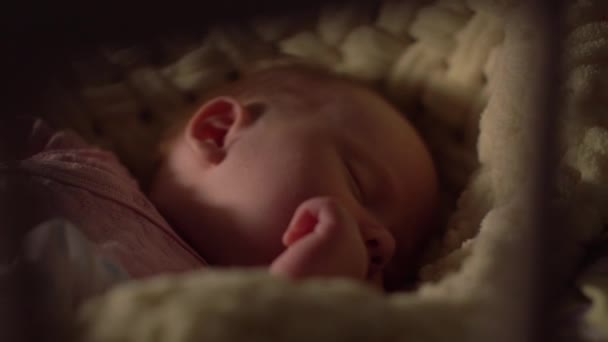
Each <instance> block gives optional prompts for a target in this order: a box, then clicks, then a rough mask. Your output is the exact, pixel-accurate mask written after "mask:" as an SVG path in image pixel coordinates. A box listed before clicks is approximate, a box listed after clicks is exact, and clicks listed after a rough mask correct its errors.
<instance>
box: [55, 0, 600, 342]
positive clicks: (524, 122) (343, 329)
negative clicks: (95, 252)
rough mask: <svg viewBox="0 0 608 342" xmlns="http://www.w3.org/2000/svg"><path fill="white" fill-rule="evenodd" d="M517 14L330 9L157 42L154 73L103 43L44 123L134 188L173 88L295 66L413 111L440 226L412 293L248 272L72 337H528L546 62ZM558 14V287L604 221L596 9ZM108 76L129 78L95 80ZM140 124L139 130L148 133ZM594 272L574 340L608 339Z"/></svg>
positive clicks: (148, 287)
mask: <svg viewBox="0 0 608 342" xmlns="http://www.w3.org/2000/svg"><path fill="white" fill-rule="evenodd" d="M524 4H525V1H515V0H503V1H500V0H497V1H481V0H480V1H475V0H470V1H464V0H462V1H460V0H454V1H450V0H445V1H443V0H439V1H437V2H428V1H391V0H388V1H385V2H384V3H383V4H382V5H381V6H380V7H379V9H377V11H374V12H372V11H371V9H369V8H365V7H360V6H358V5H355V3H354V2H353V4H352V5H345V6H343V7H328V8H324V9H322V10H321V11H320V12H319V13H318V15H317V16H316V17H315V20H313V21H310V20H301V21H300V20H296V18H295V17H294V18H292V17H289V18H286V17H283V18H256V19H254V20H252V22H251V23H247V24H243V26H241V27H220V28H216V29H213V30H210V33H209V34H208V35H207V36H205V38H204V39H202V40H201V39H200V38H196V37H195V38H192V39H185V40H183V42H184V43H183V44H178V43H177V41H176V40H174V39H168V40H165V41H164V42H167V41H170V42H171V43H168V44H166V43H164V44H165V45H164V46H165V48H166V49H165V51H166V55H167V56H179V58H178V59H177V60H176V61H174V62H172V63H169V64H167V65H166V66H164V67H162V68H159V67H153V66H151V65H149V64H147V63H146V62H145V61H146V53H145V50H142V49H141V48H138V47H134V48H117V47H105V48H104V49H102V50H101V51H102V55H103V56H104V58H103V61H102V62H100V61H99V60H95V59H90V60H88V61H76V62H75V63H74V64H73V68H74V70H75V75H76V76H77V77H76V79H78V82H79V83H78V84H79V87H78V89H79V90H78V93H77V101H73V97H74V96H73V92H69V91H65V88H62V87H63V86H62V83H61V82H58V83H57V87H56V88H55V89H54V90H55V93H50V94H49V97H51V98H53V99H68V98H69V97H68V96H67V95H66V94H71V96H72V100H70V101H65V102H64V103H63V106H55V107H54V108H57V113H60V114H58V115H55V116H53V115H52V114H51V115H50V118H54V120H55V121H56V122H59V123H61V122H63V123H64V124H66V125H70V126H72V127H75V128H77V129H78V130H79V131H80V132H81V133H83V134H85V135H87V132H88V135H87V136H88V137H89V138H90V139H92V140H97V141H98V142H101V143H103V144H105V145H106V146H108V147H111V148H113V149H114V150H115V151H117V153H118V154H119V155H120V156H121V157H122V158H123V159H124V160H125V162H126V163H127V164H128V165H129V167H130V168H131V169H132V170H133V172H135V173H136V174H140V175H141V176H142V177H145V173H146V172H145V171H146V170H148V169H149V167H150V163H152V162H153V160H154V156H152V155H143V154H141V153H140V152H141V149H142V147H141V144H142V142H144V143H145V142H147V143H149V144H150V145H151V144H153V142H154V141H155V140H156V138H157V136H158V132H159V130H160V127H162V126H164V125H166V124H167V123H168V122H170V121H171V120H174V119H175V115H174V114H175V108H184V107H186V106H187V105H186V104H185V103H186V101H185V99H186V98H187V97H186V96H185V95H184V94H198V93H199V92H201V91H203V90H204V89H206V88H208V87H211V86H213V85H216V84H218V83H221V82H223V81H225V80H227V79H228V78H230V77H233V76H234V75H235V72H236V75H238V73H240V72H244V71H246V70H247V69H248V68H250V67H251V66H252V65H256V64H257V65H259V64H273V63H283V62H285V61H286V60H288V61H291V60H293V58H294V57H297V58H299V59H302V60H305V61H308V62H314V63H317V64H321V65H324V66H326V67H328V68H330V69H332V70H335V71H336V72H339V73H343V74H346V75H349V76H351V77H354V78H358V79H363V80H366V81H369V82H370V83H371V84H374V85H376V86H378V88H379V89H381V90H383V91H384V92H385V93H386V94H387V95H388V96H389V97H390V98H391V99H392V100H393V101H394V102H395V103H397V104H398V105H400V106H401V107H402V108H403V109H404V111H405V112H407V113H409V114H410V115H412V119H413V120H414V122H415V123H416V124H417V125H418V127H419V128H420V129H421V131H422V132H423V135H424V136H425V137H426V138H427V140H428V141H429V143H430V145H431V148H432V150H433V152H434V154H435V158H436V160H437V163H438V166H439V168H440V169H441V170H443V172H442V175H441V176H442V180H443V182H444V185H445V189H446V193H445V196H444V198H445V204H446V215H449V219H448V220H447V228H446V229H447V230H446V232H445V234H444V235H442V237H441V238H440V239H438V240H437V243H436V246H435V247H434V248H433V250H432V251H431V252H429V256H428V259H427V261H426V264H425V266H424V267H423V268H422V271H421V278H422V279H423V280H424V282H423V284H422V285H421V287H420V288H419V289H418V290H417V291H416V292H412V293H403V294H395V295H391V296H383V295H380V294H378V293H375V292H372V291H371V290H368V289H365V288H362V287H360V286H357V285H355V284H351V283H348V282H340V281H311V282H304V283H300V284H297V285H294V284H288V283H285V282H281V281H278V280H276V279H271V278H270V277H268V276H266V275H265V274H259V273H255V272H253V273H252V272H219V271H218V272H207V273H205V274H204V275H202V274H191V275H187V276H179V277H161V278H158V279H155V280H152V281H146V282H134V283H129V284H126V285H124V286H121V287H117V288H115V289H114V290H112V291H110V292H109V293H108V294H107V295H105V296H101V297H99V298H97V299H95V300H92V301H91V302H90V303H88V305H86V306H85V307H84V309H83V311H82V314H81V316H80V317H79V320H78V324H77V328H78V332H79V334H80V335H79V336H81V337H84V338H86V340H88V341H147V340H150V339H152V338H154V339H156V340H162V341H240V340H260V341H262V340H263V341H267V340H289V341H299V340H302V341H310V340H321V339H327V340H349V341H355V340H357V341H358V340H361V341H370V340H377V341H383V340H408V339H409V340H425V341H432V340H475V341H484V340H490V339H492V340H501V341H503V340H504V341H515V340H521V339H522V338H523V335H521V334H522V331H524V330H521V329H515V328H525V327H526V323H525V320H526V319H527V318H529V317H528V316H526V315H519V314H520V313H522V312H524V311H522V310H523V308H525V307H527V305H528V304H529V302H528V300H529V299H530V298H528V297H526V296H524V295H523V294H525V293H526V292H525V289H526V286H528V285H527V284H526V283H525V280H527V279H529V278H528V277H527V276H523V275H521V273H522V272H519V273H518V270H519V269H523V267H522V266H523V265H524V263H523V262H524V260H522V259H521V255H518V254H517V253H518V252H519V251H521V249H520V248H521V246H522V245H525V244H526V241H527V238H529V232H530V222H528V221H527V220H526V218H527V217H529V216H530V215H529V214H530V213H529V212H528V211H527V210H530V208H531V207H532V206H531V205H530V203H529V202H528V201H529V198H526V196H525V195H526V189H529V188H530V187H531V184H530V170H529V168H528V167H529V165H526V164H525V160H526V158H525V157H526V156H528V153H526V151H529V150H532V149H531V148H530V144H531V142H533V141H534V140H533V139H532V138H531V137H534V135H535V132H534V131H533V130H532V128H533V127H534V126H533V125H531V124H530V123H531V121H530V120H531V118H534V115H535V112H534V110H536V109H537V108H538V107H536V106H535V103H536V101H537V100H538V98H536V96H537V95H538V94H539V92H538V91H536V90H535V89H534V87H533V86H531V85H534V84H535V81H536V80H535V79H534V75H535V71H537V70H539V68H540V67H541V66H542V62H541V61H539V59H538V58H536V57H537V54H536V53H537V52H538V48H539V46H542V44H540V43H541V41H539V39H542V37H541V36H539V35H538V34H537V33H538V30H537V28H536V27H535V23H534V22H531V21H530V20H529V17H528V16H527V15H526V14H525V13H526V8H525V6H524ZM566 13H567V16H566V18H564V20H565V21H566V25H565V27H566V29H565V31H564V37H563V42H564V46H563V53H564V65H563V68H564V70H565V74H564V83H563V87H562V88H561V92H562V95H563V97H562V98H561V99H560V100H561V101H560V106H561V108H563V109H564V113H563V115H562V116H561V117H560V122H559V128H560V129H559V143H558V144H557V145H558V146H556V149H557V151H556V152H557V156H558V165H559V167H558V168H557V169H556V170H555V175H554V176H555V181H554V182H552V185H553V187H554V191H553V192H552V193H551V197H550V198H549V203H548V205H549V206H550V208H551V212H552V213H554V214H555V216H558V217H559V219H560V220H559V221H560V222H561V223H562V225H563V227H562V228H563V229H556V231H555V232H556V233H555V234H556V235H558V236H556V237H555V238H554V239H551V241H552V242H555V241H559V246H560V249H559V253H554V258H555V260H554V263H553V264H552V265H553V266H556V265H557V266H559V267H555V268H556V269H559V272H558V273H560V275H559V276H555V277H552V278H551V279H550V280H551V282H555V284H551V285H554V286H556V287H562V286H565V284H567V280H566V279H572V277H573V275H574V274H575V270H576V266H577V265H579V264H580V262H581V260H582V258H583V256H584V254H585V251H586V246H587V245H588V244H589V243H590V242H597V241H600V240H601V238H602V231H603V229H604V225H605V223H606V221H607V219H608V210H607V209H606V205H605V203H608V202H607V201H608V197H607V196H608V177H607V175H608V170H606V168H607V167H608V159H606V158H608V130H607V127H606V125H607V124H608V123H607V122H606V119H605V116H606V115H605V114H606V113H605V111H606V108H607V107H608V106H607V103H606V102H607V101H608V100H607V99H608V96H606V95H607V94H608V93H607V92H608V83H606V79H608V75H607V74H608V22H607V21H606V13H608V5H607V4H606V3H605V2H602V1H600V0H585V1H583V0H581V1H570V2H568V5H567V10H566ZM161 43H162V42H161ZM161 45H162V44H161ZM91 61H93V62H91ZM117 68H118V69H120V70H122V73H123V74H126V75H127V77H126V80H125V81H123V82H119V83H116V82H113V81H111V80H108V79H107V76H102V75H108V74H110V73H111V72H109V71H108V70H110V71H111V70H116V69H117ZM100 70H101V71H103V72H100ZM62 89H63V90H62ZM48 108H51V107H50V106H49V107H47V110H48ZM82 108H87V112H88V111H91V108H92V109H94V110H92V112H93V113H94V114H93V116H92V117H93V119H90V118H84V117H83V116H82V114H81V112H82V111H81V109H82ZM69 113H74V115H69ZM142 120H144V121H146V122H148V125H147V126H145V127H146V128H144V129H142V123H141V122H142ZM118 126H120V128H121V129H118V128H117V127H118ZM133 141H137V142H138V145H139V146H138V145H137V144H134V143H133ZM456 198H458V201H457V204H456V206H455V207H454V208H452V207H451V206H452V205H453V204H452V203H454V200H455V199H456ZM600 269H601V268H600ZM518 274H519V275H520V276H519V277H518V276H513V275H518ZM594 274H595V276H593V275H589V276H587V277H586V278H582V280H581V281H582V282H583V283H584V289H585V293H586V294H588V296H589V297H591V299H593V301H594V305H593V307H592V309H591V310H590V311H589V315H588V316H587V317H588V318H589V319H587V320H586V321H585V322H584V324H585V327H586V328H585V329H586V330H584V331H592V334H585V333H584V332H583V331H582V330H576V329H575V328H576V327H578V326H575V325H571V327H573V329H574V333H575V334H577V335H579V336H580V337H586V338H588V339H594V338H602V336H603V338H608V332H607V331H606V329H605V327H606V325H607V324H608V318H607V316H606V311H607V309H606V299H605V298H606V297H605V296H606V291H608V288H607V286H606V283H607V282H606V278H605V276H604V278H602V276H601V274H598V273H597V272H596V273H594ZM604 275H605V273H604ZM585 279H586V280H585ZM437 327H440V328H439V329H438V328H437ZM577 329H578V328H577ZM602 334H604V335H602ZM598 336H599V337H598Z"/></svg>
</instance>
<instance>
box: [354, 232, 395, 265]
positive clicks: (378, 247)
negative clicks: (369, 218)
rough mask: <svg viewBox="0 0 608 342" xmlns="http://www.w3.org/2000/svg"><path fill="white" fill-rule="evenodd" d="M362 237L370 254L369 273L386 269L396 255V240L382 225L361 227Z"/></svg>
mask: <svg viewBox="0 0 608 342" xmlns="http://www.w3.org/2000/svg"><path fill="white" fill-rule="evenodd" d="M361 227H362V232H361V234H362V236H363V241H365V245H366V246H367V251H368V254H369V265H370V266H369V272H368V273H370V274H373V273H376V272H378V271H380V270H382V269H383V268H384V266H386V264H387V263H388V262H389V261H390V260H391V259H392V258H393V255H394V254H395V238H394V237H393V234H391V232H390V231H389V230H388V229H386V228H385V227H384V226H382V225H377V224H373V225H368V224H366V225H361Z"/></svg>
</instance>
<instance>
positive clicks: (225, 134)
mask: <svg viewBox="0 0 608 342" xmlns="http://www.w3.org/2000/svg"><path fill="white" fill-rule="evenodd" d="M250 120H251V118H250V114H249V113H248V111H247V110H246V108H245V107H244V106H243V105H242V104H241V103H240V102H239V101H238V100H236V99H234V98H232V97H227V96H222V97H216V98H213V99H211V100H209V101H207V102H206V103H205V104H204V105H203V106H202V107H201V108H200V109H199V110H198V111H197V112H196V114H194V116H193V117H192V118H191V119H190V121H189V122H188V126H187V127H186V132H185V134H186V140H187V141H188V143H189V145H190V147H191V148H193V149H194V150H195V152H197V153H200V154H201V155H202V156H203V157H204V158H205V159H206V160H207V161H209V162H210V163H212V164H217V163H219V162H221V161H222V159H223V158H224V157H225V155H226V151H227V147H228V146H229V144H230V142H231V141H232V140H233V139H235V138H236V137H237V136H238V134H239V132H240V131H241V130H242V129H243V128H245V127H246V126H247V125H248V124H249V123H250Z"/></svg>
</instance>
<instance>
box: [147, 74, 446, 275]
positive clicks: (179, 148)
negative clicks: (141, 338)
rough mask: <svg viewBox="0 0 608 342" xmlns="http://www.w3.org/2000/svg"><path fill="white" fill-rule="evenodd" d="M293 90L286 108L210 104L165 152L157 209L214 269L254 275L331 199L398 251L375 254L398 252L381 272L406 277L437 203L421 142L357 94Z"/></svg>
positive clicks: (264, 101)
mask: <svg viewBox="0 0 608 342" xmlns="http://www.w3.org/2000/svg"><path fill="white" fill-rule="evenodd" d="M292 91H294V92H295V95H296V96H295V97H293V98H290V99H283V98H281V99H278V98H277V99H276V100H275V99H273V98H261V99H259V100H256V101H253V102H252V103H242V102H240V101H239V100H236V99H234V98H230V97H224V98H216V99H213V100H211V101H209V102H208V103H207V105H206V106H203V108H202V109H201V110H200V111H199V112H198V113H197V114H196V115H195V116H194V117H193V118H192V119H191V121H190V124H189V125H188V126H187V127H186V128H185V129H184V131H183V132H182V133H181V134H180V135H178V137H177V138H176V139H175V141H174V143H173V144H172V145H171V148H170V149H169V154H168V156H167V158H166V161H165V164H164V166H163V167H162V168H161V171H160V172H159V175H158V177H157V179H156V182H155V184H154V186H153V190H152V198H153V200H155V202H156V203H157V205H158V206H159V208H160V210H161V211H162V212H163V213H165V214H166V215H167V216H168V218H169V220H170V222H171V223H172V224H173V225H174V226H175V228H176V229H177V230H178V231H179V232H180V233H181V235H182V236H183V237H184V238H185V239H186V240H187V241H188V242H189V243H191V244H192V246H193V247H194V248H195V249H197V250H198V251H199V252H200V253H201V255H202V256H203V257H204V258H205V259H206V260H207V261H208V262H209V263H210V264H212V265H218V266H262V265H269V264H271V263H272V261H273V260H274V259H275V258H277V256H279V255H280V254H281V253H282V252H283V251H284V250H285V248H286V247H285V246H284V245H283V244H282V242H281V237H282V235H283V233H284V232H285V230H286V228H287V227H288V225H289V222H290V220H291V218H292V215H294V211H295V209H296V208H297V207H298V206H299V205H300V204H301V203H302V202H304V201H306V200H308V199H310V198H314V197H320V196H323V197H330V198H333V199H335V200H336V201H337V202H338V203H340V204H341V205H342V206H343V208H345V209H346V210H347V211H348V212H349V213H350V214H351V215H352V217H353V218H354V219H355V221H356V223H357V224H358V226H359V227H361V229H362V230H365V229H367V228H370V227H371V228H373V229H381V230H384V231H385V232H387V233H388V234H387V235H388V236H389V237H390V239H393V240H394V241H384V242H383V241H381V243H386V244H391V243H393V244H394V246H396V248H395V249H394V250H393V249H392V248H386V249H385V254H387V255H384V256H383V257H385V258H386V259H387V260H388V259H391V258H392V260H393V262H389V263H388V265H387V266H386V273H387V274H389V275H390V274H392V273H395V271H396V269H397V268H398V269H399V272H396V273H401V274H402V273H403V272H402V271H405V268H407V267H408V266H406V265H407V264H408V262H410V261H411V258H412V256H413V252H414V251H415V250H416V249H417V246H416V245H417V244H419V243H420V242H421V241H422V239H423V236H424V235H425V232H426V231H428V228H429V227H428V226H427V223H428V218H429V217H430V215H431V211H432V209H433V206H434V202H435V198H436V193H437V183H436V176H435V170H434V167H433V164H432V162H431V157H430V155H429V153H428V152H427V149H426V148H425V146H424V144H423V143H422V141H421V139H420V138H419V136H418V135H417V134H416V132H415V130H414V129H413V128H412V126H411V125H410V124H409V123H408V122H407V121H406V120H405V119H403V118H402V116H401V115H400V114H399V113H398V112H396V111H395V109H393V108H392V107H391V106H390V105H388V104H387V103H386V102H385V101H383V100H382V99H381V98H380V97H378V96H376V95H374V94H373V93H371V92H369V91H367V90H364V89H362V88H359V87H355V86H352V85H349V84H346V83H339V84H333V85H332V86H328V87H327V88H326V87H324V86H323V85H316V86H315V85H312V84H304V85H302V87H301V89H299V90H298V89H295V90H292ZM298 92H299V93H298ZM300 99H301V100H300ZM385 240H386V239H385ZM393 254H394V257H393ZM409 266H411V265H409Z"/></svg>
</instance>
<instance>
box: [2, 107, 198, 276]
mask: <svg viewBox="0 0 608 342" xmlns="http://www.w3.org/2000/svg"><path fill="white" fill-rule="evenodd" d="M18 126H19V127H21V132H19V133H18V134H15V132H14V131H13V132H12V133H13V134H12V135H13V139H12V141H9V142H4V144H7V143H8V144H11V145H12V146H14V148H15V150H20V152H19V153H18V154H20V155H19V156H18V157H17V158H12V160H4V161H0V192H2V193H4V195H3V196H2V198H3V201H6V202H7V203H5V205H2V206H0V217H3V218H4V219H3V220H2V221H0V225H2V226H1V227H0V228H1V229H3V230H4V231H5V232H6V231H7V230H8V229H13V231H14V230H15V229H17V230H18V231H19V232H20V234H18V235H23V234H25V233H26V232H27V231H28V230H30V229H32V228H33V227H35V226H36V225H38V224H40V223H42V222H44V221H46V220H49V219H53V218H63V219H66V220H69V221H70V222H72V223H73V224H74V225H75V226H77V227H78V228H79V229H80V230H81V232H82V233H83V234H84V235H85V236H86V238H87V239H88V240H89V241H91V242H92V243H93V244H94V245H95V247H96V249H97V252H98V253H99V254H101V255H102V256H104V257H106V258H108V259H110V260H112V261H114V262H116V263H118V264H119V265H121V266H122V267H123V269H124V270H126V272H127V273H128V274H129V275H130V276H131V277H134V278H140V277H146V276H151V275H156V274H159V273H166V272H182V271H187V270H193V269H197V268H201V267H203V266H205V265H206V263H205V261H204V260H203V259H202V258H201V257H200V256H199V255H198V254H197V253H196V252H195V251H194V250H192V249H191V248H190V246H188V244H187V243H185V242H184V241H183V240H182V239H181V238H180V237H179V236H178V235H177V234H176V233H175V231H174V230H173V229H172V228H171V227H170V226H169V224H168V223H167V222H166V221H165V219H164V218H163V217H162V216H161V215H160V214H159V213H158V211H157V210H156V209H155V208H154V206H153V205H152V204H151V203H150V201H149V200H148V199H147V198H146V196H145V195H144V194H143V193H142V192H141V191H140V189H139V186H138V184H137V182H136V181H135V180H134V179H133V178H132V177H131V176H130V175H129V172H128V171H127V170H126V169H125V168H124V167H123V166H122V165H121V164H120V162H119V161H118V160H117V158H116V157H115V156H114V155H113V154H112V153H110V152H108V151H104V150H101V149H99V148H95V147H92V146H90V145H88V144H87V143H85V142H84V141H83V140H82V139H80V138H79V137H78V136H76V135H75V134H73V133H71V132H66V131H53V130H51V129H50V128H49V127H48V126H47V125H45V124H44V123H43V122H42V120H40V119H26V120H25V121H23V120H22V121H20V123H19V125H18ZM2 136H3V137H5V136H6V135H4V134H3V135H2ZM15 136H17V139H15V138H14V137H15ZM0 139H2V138H0ZM8 140H10V139H8ZM7 194H10V195H7ZM5 225H10V226H5Z"/></svg>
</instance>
